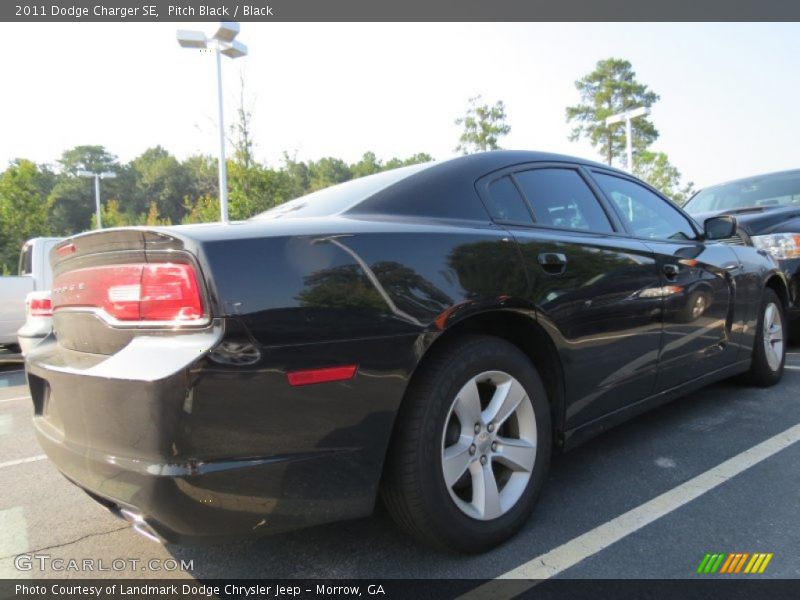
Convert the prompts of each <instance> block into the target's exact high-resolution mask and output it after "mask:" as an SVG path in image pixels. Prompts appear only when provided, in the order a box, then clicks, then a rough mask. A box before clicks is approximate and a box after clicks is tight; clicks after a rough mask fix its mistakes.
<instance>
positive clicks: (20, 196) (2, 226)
mask: <svg viewBox="0 0 800 600" xmlns="http://www.w3.org/2000/svg"><path fill="white" fill-rule="evenodd" d="M54 179H55V178H54V175H53V173H51V172H50V171H49V170H48V169H47V168H46V167H43V166H39V165H36V164H34V163H33V162H31V161H29V160H24V159H20V160H16V161H14V162H12V163H11V165H10V166H9V167H8V169H6V171H5V172H4V173H3V174H2V175H1V176H0V265H1V266H2V269H3V271H4V272H8V271H13V270H14V267H15V266H16V264H17V258H18V256H19V249H20V247H21V246H22V244H23V243H24V242H25V240H27V239H29V238H32V237H38V236H42V235H47V234H48V233H49V232H50V227H49V225H48V222H47V196H48V194H49V193H50V189H51V188H52V187H53V184H54Z"/></svg>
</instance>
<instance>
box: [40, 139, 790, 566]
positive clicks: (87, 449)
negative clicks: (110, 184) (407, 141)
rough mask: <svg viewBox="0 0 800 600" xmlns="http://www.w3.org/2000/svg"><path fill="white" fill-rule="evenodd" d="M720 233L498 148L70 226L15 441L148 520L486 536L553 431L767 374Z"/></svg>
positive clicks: (766, 343) (578, 172) (199, 526)
mask: <svg viewBox="0 0 800 600" xmlns="http://www.w3.org/2000/svg"><path fill="white" fill-rule="evenodd" d="M736 228H737V223H736V221H735V219H734V218H732V217H729V216H721V217H716V218H713V219H709V220H708V221H706V222H705V223H704V224H702V225H698V224H697V223H696V222H695V221H693V220H692V219H691V218H690V217H689V216H687V215H686V214H685V213H684V212H682V211H681V210H680V209H678V208H676V207H675V206H674V205H673V204H671V203H670V202H669V201H668V200H666V199H665V198H664V197H662V196H661V195H659V194H658V193H657V192H656V191H655V190H653V189H652V188H650V187H649V186H647V185H645V184H643V183H642V182H640V181H638V180H636V179H634V178H632V177H631V176H629V175H627V174H625V173H623V172H621V171H618V170H615V169H611V168H609V167H607V166H604V165H601V164H597V163H592V162H588V161H584V160H581V159H575V158H571V157H567V156H560V155H554V154H545V153H539V152H518V151H496V152H489V153H483V154H475V155H471V156H465V157H460V158H456V159H452V160H447V161H442V162H433V163H427V164H424V165H416V166H411V167H406V168H402V169H397V170H393V171H387V172H384V173H380V174H377V175H372V176H369V177H364V178H362V179H357V180H354V181H350V182H348V183H344V184H341V185H338V186H334V187H331V188H328V189H325V190H321V191H319V192H315V193H313V194H310V195H308V196H305V197H302V198H299V199H297V200H293V201H291V202H288V203H286V204H283V205H280V206H278V207H276V208H274V209H272V210H269V211H267V212H266V213H263V214H261V215H258V216H256V217H254V218H252V219H250V220H248V221H244V222H238V223H233V224H203V225H189V226H178V227H153V228H149V227H143V228H123V229H109V230H104V231H96V232H91V233H87V234H83V235H78V236H75V237H72V238H68V239H66V240H64V241H62V242H60V243H59V244H58V245H57V246H56V247H55V248H54V249H53V251H52V252H51V254H50V256H51V261H52V265H53V269H54V283H53V290H52V306H53V313H54V314H53V324H54V332H53V334H52V335H50V336H49V337H48V338H47V339H45V340H44V341H43V342H42V343H41V344H40V345H39V346H37V347H36V348H35V349H34V350H32V351H31V352H30V354H29V355H28V356H27V361H26V364H27V371H28V380H29V385H30V389H31V394H32V398H33V403H34V408H35V416H34V422H35V428H36V432H37V437H38V440H39V443H40V444H41V445H42V447H43V448H44V450H45V452H46V453H47V455H48V457H49V458H50V459H51V460H52V461H53V463H54V464H55V465H56V466H57V467H58V469H59V470H60V471H61V472H62V473H63V474H64V475H65V476H66V477H67V478H69V479H70V480H71V481H72V482H74V483H75V484H76V485H78V486H80V487H81V488H83V489H84V490H86V491H87V492H88V493H89V495H90V496H92V497H93V498H94V499H95V500H97V501H98V502H100V503H102V504H104V505H105V506H107V507H108V508H110V509H111V510H113V511H115V512H117V513H118V514H120V515H122V516H125V517H126V518H128V519H129V520H131V521H132V522H133V523H134V524H135V527H136V528H137V529H138V530H139V531H140V532H142V533H144V534H146V535H149V536H151V537H155V538H159V539H162V540H166V541H170V542H179V543H189V542H193V541H204V540H205V541H212V540H214V541H215V540H223V539H226V538H230V537H244V536H252V535H264V534H270V533H274V532H279V531H285V530H288V529H295V528H300V527H305V526H309V525H313V524H317V523H323V522H330V521H336V520H343V519H353V518H358V517H363V516H366V515H369V514H370V513H371V512H372V511H373V508H374V506H375V503H376V501H378V499H379V498H380V500H381V501H382V502H383V503H384V504H385V505H386V507H387V508H388V510H389V512H390V513H391V514H392V516H393V517H394V519H395V520H396V521H397V522H398V524H399V525H400V526H401V527H402V528H404V529H405V530H406V531H408V532H409V533H411V534H412V535H414V536H415V537H417V538H418V539H419V540H422V541H423V542H426V543H428V544H431V545H433V546H436V547H440V548H447V549H452V550H456V551H463V552H480V551H484V550H487V549H489V548H491V547H492V546H495V545H497V544H499V543H501V542H502V541H504V540H505V539H507V538H508V537H510V536H511V535H513V534H514V533H515V532H516V531H517V530H518V529H519V528H520V527H521V526H522V524H523V523H524V522H525V520H526V519H527V518H528V516H529V515H530V513H531V511H532V510H533V507H534V504H535V501H536V499H537V496H538V495H539V493H540V490H541V488H542V485H543V483H544V481H545V479H546V475H547V471H548V466H549V463H550V457H551V453H552V451H553V450H554V449H557V450H562V449H567V448H569V447H572V446H574V445H575V444H577V443H578V442H580V441H582V440H585V439H587V438H588V437H590V436H593V435H595V434H597V433H599V432H601V431H603V430H605V429H607V428H608V427H610V426H612V425H614V424H616V423H619V422H621V421H623V420H625V419H628V418H630V417H632V416H634V415H637V414H639V413H641V412H642V411H644V410H646V409H648V408H651V407H653V406H656V405H659V404H661V403H663V402H665V401H667V400H670V399H672V398H674V397H676V396H679V395H681V394H684V393H686V392H687V391H689V390H692V389H695V388H698V387H700V386H703V385H706V384H708V383H711V382H713V381H716V380H719V379H722V378H725V377H730V376H733V375H742V378H743V379H745V380H747V381H749V382H750V383H751V384H754V385H760V386H767V385H772V384H774V383H776V382H777V381H778V380H779V379H780V378H781V376H782V373H783V366H784V358H785V343H784V329H785V317H784V315H785V306H786V302H787V288H786V281H785V277H784V275H783V274H782V272H781V271H780V269H779V268H778V265H777V263H776V262H775V260H774V258H773V257H772V256H770V255H769V254H768V253H766V252H764V251H760V250H758V249H756V248H754V247H752V246H749V245H747V244H746V243H745V242H742V241H741V239H739V238H737V237H736ZM737 239H738V242H737V241H735V240H737ZM732 240H734V241H733V242H732Z"/></svg>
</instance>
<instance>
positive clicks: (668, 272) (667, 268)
mask: <svg viewBox="0 0 800 600" xmlns="http://www.w3.org/2000/svg"><path fill="white" fill-rule="evenodd" d="M661 271H662V272H663V273H664V276H665V277H666V278H667V281H675V280H676V279H677V278H678V273H679V272H680V268H679V267H678V265H672V264H666V265H664V266H663V267H661Z"/></svg>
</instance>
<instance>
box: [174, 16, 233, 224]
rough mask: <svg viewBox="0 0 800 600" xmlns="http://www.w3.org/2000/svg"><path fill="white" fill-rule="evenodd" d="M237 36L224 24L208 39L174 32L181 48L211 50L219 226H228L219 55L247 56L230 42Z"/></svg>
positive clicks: (230, 25)
mask: <svg viewBox="0 0 800 600" xmlns="http://www.w3.org/2000/svg"><path fill="white" fill-rule="evenodd" d="M238 33H239V24H238V23H234V22H231V21H226V22H223V23H220V24H219V28H218V29H217V32H216V33H215V34H214V35H213V36H212V37H210V38H209V37H206V34H205V33H203V32H202V31H187V30H184V29H179V30H178V43H179V44H180V45H181V47H183V48H194V49H198V50H205V49H207V48H209V47H211V48H212V49H213V50H214V53H215V54H216V55H217V104H218V107H219V214H220V219H221V220H222V222H223V223H227V222H228V171H227V165H226V164H225V124H224V123H223V119H222V55H223V54H224V55H225V56H227V57H229V58H239V57H241V56H247V46H245V45H244V44H242V43H241V42H237V41H236V40H235V39H234V38H235V37H236V35H237V34H238Z"/></svg>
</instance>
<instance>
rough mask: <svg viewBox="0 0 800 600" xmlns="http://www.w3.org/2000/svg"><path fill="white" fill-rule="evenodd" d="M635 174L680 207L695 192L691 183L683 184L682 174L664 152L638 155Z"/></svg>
mask: <svg viewBox="0 0 800 600" xmlns="http://www.w3.org/2000/svg"><path fill="white" fill-rule="evenodd" d="M633 173H634V175H636V176H637V177H639V178H640V179H643V180H644V181H646V182H647V183H649V184H650V185H652V186H653V187H654V188H656V189H657V190H660V191H661V193H663V194H664V195H665V196H667V197H668V198H669V199H670V200H672V201H673V202H674V203H675V204H677V205H678V206H682V205H683V204H684V202H686V201H687V200H688V199H689V198H691V196H692V194H694V192H695V190H694V184H693V183H692V182H691V181H690V182H688V183H686V184H683V183H682V178H681V172H680V171H679V170H678V169H677V167H675V166H674V165H672V163H670V162H669V158H668V157H667V155H666V154H664V153H663V152H650V151H649V150H644V151H642V152H640V153H639V154H637V155H636V161H635V163H634V169H633Z"/></svg>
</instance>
